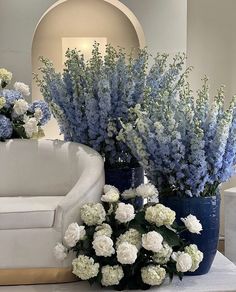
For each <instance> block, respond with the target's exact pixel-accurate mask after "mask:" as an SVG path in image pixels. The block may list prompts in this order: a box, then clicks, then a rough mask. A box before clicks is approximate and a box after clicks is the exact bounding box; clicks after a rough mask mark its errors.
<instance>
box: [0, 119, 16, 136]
mask: <svg viewBox="0 0 236 292" xmlns="http://www.w3.org/2000/svg"><path fill="white" fill-rule="evenodd" d="M12 132H13V128H12V123H11V121H10V120H9V119H8V118H7V117H5V116H3V115H0V139H7V138H10V137H11V135H12Z"/></svg>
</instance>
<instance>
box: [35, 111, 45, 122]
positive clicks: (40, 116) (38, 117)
mask: <svg viewBox="0 0 236 292" xmlns="http://www.w3.org/2000/svg"><path fill="white" fill-rule="evenodd" d="M42 116H43V112H42V110H41V109H40V108H39V107H37V108H36V109H35V110H34V117H35V119H36V120H37V121H38V122H39V121H40V120H41V118H42Z"/></svg>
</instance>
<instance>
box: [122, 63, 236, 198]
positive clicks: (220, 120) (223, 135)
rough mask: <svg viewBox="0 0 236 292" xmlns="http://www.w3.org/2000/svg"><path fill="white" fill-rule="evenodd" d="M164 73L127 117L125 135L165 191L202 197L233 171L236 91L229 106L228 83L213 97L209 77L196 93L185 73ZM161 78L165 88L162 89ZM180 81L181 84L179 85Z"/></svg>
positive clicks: (125, 138)
mask: <svg viewBox="0 0 236 292" xmlns="http://www.w3.org/2000/svg"><path fill="white" fill-rule="evenodd" d="M155 70H156V71H157V72H160V73H157V74H159V75H160V77H159V81H158V82H157V79H154V80H153V79H150V81H149V83H148V84H147V89H146V92H147V95H146V100H147V102H146V103H145V104H144V105H142V106H141V105H137V106H136V107H135V108H134V109H133V110H132V114H133V116H134V121H133V122H128V123H127V122H126V121H124V123H123V130H122V131H121V132H120V134H119V139H121V140H123V141H125V142H126V143H127V145H128V146H129V147H130V149H131V150H132V153H133V155H135V157H136V158H137V159H138V160H139V161H140V163H141V164H142V165H143V167H144V168H145V170H146V174H147V176H148V178H149V179H150V180H151V181H152V183H154V184H155V185H156V186H157V188H158V189H159V191H160V193H161V194H170V193H172V194H175V195H178V196H187V197H199V196H210V195H215V193H216V190H217V188H218V186H219V184H220V183H222V182H225V181H227V180H228V179H229V178H230V177H231V176H232V174H233V173H234V165H235V163H236V97H233V99H232V101H231V103H230V105H229V107H228V108H227V109H225V108H226V106H225V104H224V100H225V97H224V87H221V88H220V89H219V90H218V93H217V95H216V96H215V97H214V99H213V100H212V102H210V98H209V86H208V80H207V78H206V77H205V78H204V79H203V86H202V88H201V90H199V91H198V92H197V98H196V99H195V98H194V96H193V93H192V91H191V90H190V86H189V84H188V83H187V81H185V82H184V83H183V81H181V82H182V84H181V86H178V84H179V81H180V80H184V79H186V78H184V75H186V74H185V73H186V72H185V73H184V75H183V76H182V77H181V78H180V79H178V80H179V81H177V82H176V80H175V72H174V70H173V72H170V75H169V77H168V78H166V76H164V75H163V74H162V73H161V72H162V71H163V68H162V65H161V64H160V66H159V67H158V68H155ZM162 84H165V85H164V90H162V89H161V88H162V86H163V85H162ZM176 85H177V86H176Z"/></svg>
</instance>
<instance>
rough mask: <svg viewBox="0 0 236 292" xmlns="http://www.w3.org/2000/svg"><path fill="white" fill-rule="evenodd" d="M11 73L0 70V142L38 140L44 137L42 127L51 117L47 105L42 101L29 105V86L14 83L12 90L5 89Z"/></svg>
mask: <svg viewBox="0 0 236 292" xmlns="http://www.w3.org/2000/svg"><path fill="white" fill-rule="evenodd" d="M11 79H12V73H11V72H9V71H7V70H6V69H4V68H1V69H0V140H1V141H5V140H6V139H10V138H25V139H29V138H40V137H43V136H44V133H43V130H42V126H43V125H45V124H46V123H47V122H48V120H49V119H50V117H51V113H50V111H49V108H48V105H47V103H45V102H44V101H42V100H37V101H34V102H33V103H31V104H29V103H28V102H27V101H26V100H25V97H27V96H29V95H30V90H29V86H28V85H26V84H24V83H22V82H15V84H14V89H6V88H5V87H6V86H7V85H8V84H9V83H10V82H11Z"/></svg>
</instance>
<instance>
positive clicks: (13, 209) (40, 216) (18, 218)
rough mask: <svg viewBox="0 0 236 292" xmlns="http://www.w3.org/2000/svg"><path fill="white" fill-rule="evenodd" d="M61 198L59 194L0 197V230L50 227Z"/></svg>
mask: <svg viewBox="0 0 236 292" xmlns="http://www.w3.org/2000/svg"><path fill="white" fill-rule="evenodd" d="M61 200H62V197H61V196H57V197H56V196H52V197H46V196H43V197H0V230H1V229H20V228H21V229H22V228H46V227H52V226H53V223H54V217H55V211H56V208H57V206H58V204H59V202H60V201H61Z"/></svg>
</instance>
